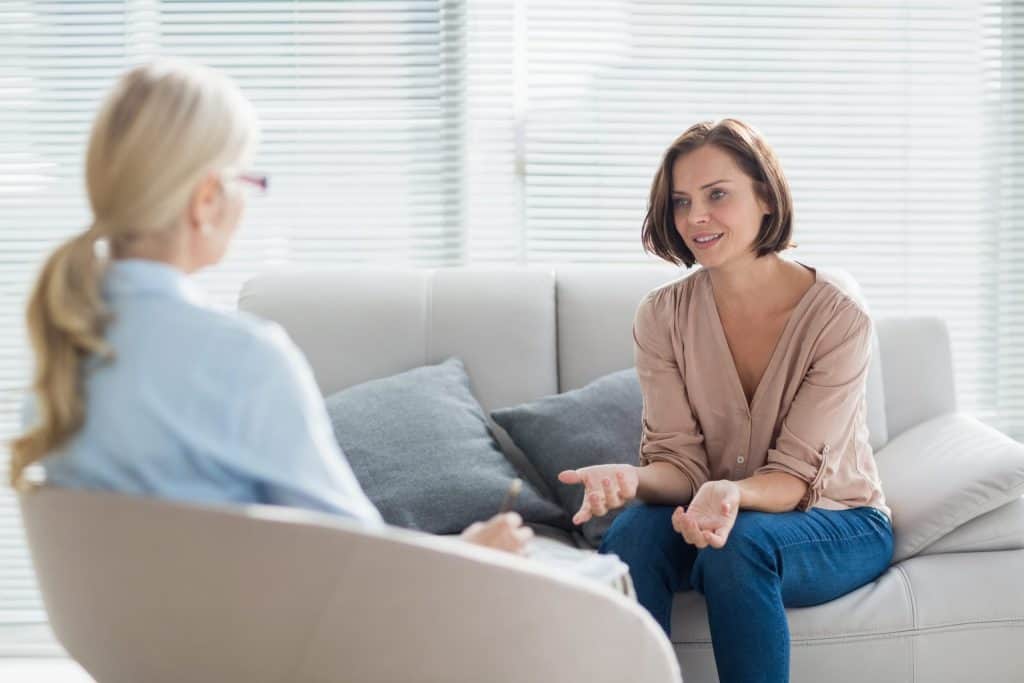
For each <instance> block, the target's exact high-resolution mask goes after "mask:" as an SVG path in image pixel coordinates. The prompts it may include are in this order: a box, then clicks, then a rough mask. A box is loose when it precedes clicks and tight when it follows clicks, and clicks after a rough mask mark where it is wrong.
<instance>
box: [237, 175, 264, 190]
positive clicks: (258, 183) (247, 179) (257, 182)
mask: <svg viewBox="0 0 1024 683" xmlns="http://www.w3.org/2000/svg"><path fill="white" fill-rule="evenodd" d="M238 179H239V180H241V181H242V182H243V183H246V184H248V185H251V186H252V187H254V188H256V189H257V191H258V192H259V194H266V193H267V190H268V189H269V188H270V176H268V175H267V174H266V173H257V172H255V171H249V172H247V173H239V174H238Z"/></svg>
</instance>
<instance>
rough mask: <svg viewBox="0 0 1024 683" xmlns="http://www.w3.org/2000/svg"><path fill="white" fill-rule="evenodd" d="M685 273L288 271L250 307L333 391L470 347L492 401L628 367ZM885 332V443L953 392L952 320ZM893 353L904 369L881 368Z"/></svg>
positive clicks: (269, 277)
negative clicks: (648, 314)
mask: <svg viewBox="0 0 1024 683" xmlns="http://www.w3.org/2000/svg"><path fill="white" fill-rule="evenodd" d="M685 275H686V273H685V271H681V270H679V269H677V268H672V267H669V266H622V267H617V266H589V265H573V266H558V267H526V268H515V267H513V268H446V269H435V270H430V269H394V268H388V269H373V268H340V269H337V270H331V271H281V272H276V273H268V274H264V275H260V276H257V277H255V278H253V279H252V280H250V281H249V282H247V283H246V284H245V286H244V287H243V289H242V292H241V295H240V298H239V307H240V308H241V309H242V310H245V311H249V312H251V313H254V314H256V315H259V316H261V317H264V318H268V319H270V320H274V321H277V322H278V323H280V324H281V325H282V326H283V327H284V328H285V330H287V332H288V333H289V334H290V335H291V337H292V339H293V340H294V341H295V342H296V344H298V346H299V347H300V348H301V349H302V350H303V352H304V353H305V354H306V356H307V357H308V359H309V361H310V364H311V365H312V367H313V371H314V373H315V375H316V377H317V381H318V382H319V384H320V388H321V390H322V391H323V392H324V394H325V395H329V394H331V393H333V392H335V391H338V390H339V389H342V388H345V387H347V386H351V385H353V384H358V383H360V382H364V381H366V380H369V379H374V378H378V377H386V376H388V375H391V374H395V373H398V372H402V371H405V370H409V369H412V368H414V367H418V366H420V365H425V364H432V363H437V362H440V361H442V360H444V359H445V358H447V357H449V356H459V357H461V358H462V359H463V361H464V362H465V364H466V369H467V371H468V373H469V376H470V379H471V382H472V389H473V392H474V394H475V395H476V397H477V398H478V399H479V401H480V403H481V404H482V405H483V406H484V408H485V409H487V410H492V409H495V408H501V407H507V406H512V405H516V404H518V403H522V402H526V401H531V400H534V399H537V398H540V397H542V396H546V395H550V394H554V393H557V392H560V391H567V390H570V389H575V388H578V387H580V386H583V385H584V384H586V383H587V382H590V381H591V380H594V379H596V378H598V377H600V376H602V375H604V374H607V373H609V372H613V371H615V370H621V369H623V368H626V367H630V366H631V365H632V364H633V339H632V321H633V314H634V312H635V310H636V306H637V304H638V303H639V301H640V299H641V298H642V297H643V296H644V294H645V293H647V292H648V291H650V290H651V289H653V288H654V287H657V286H659V285H661V284H664V283H665V282H668V281H670V280H672V279H676V278H679V277H682V276H685ZM876 332H877V337H878V338H877V340H876V344H875V349H874V354H873V358H872V363H871V367H870V370H869V376H868V388H867V407H868V427H869V429H870V431H871V441H872V445H873V446H874V447H875V449H879V448H881V447H882V446H883V445H884V444H885V443H886V442H887V440H888V438H890V437H892V436H895V435H896V434H898V433H900V432H902V431H904V430H905V429H907V428H909V427H911V426H913V425H914V424H917V423H919V422H921V421H923V420H925V419H928V418H930V417H934V416H935V415H938V414H941V413H942V412H948V411H950V410H952V409H953V406H954V405H955V401H954V399H953V382H952V361H951V356H950V351H949V340H948V337H947V335H946V333H945V327H944V325H943V324H942V322H941V321H938V320H936V319H910V318H907V319H903V318H900V319H894V320H876ZM887 347H888V348H887ZM890 351H891V352H890ZM890 364H891V365H892V366H893V373H892V381H888V378H883V368H885V367H887V366H889V365H890ZM500 436H501V434H500V431H499V437H500ZM502 446H503V447H505V448H506V450H508V447H509V443H508V441H507V439H502ZM514 459H515V460H517V459H516V458H515V457H514ZM517 464H518V463H517Z"/></svg>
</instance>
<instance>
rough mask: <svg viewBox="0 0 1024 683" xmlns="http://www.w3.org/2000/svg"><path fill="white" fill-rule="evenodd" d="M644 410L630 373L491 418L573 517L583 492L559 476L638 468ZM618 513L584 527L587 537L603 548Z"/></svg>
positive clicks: (588, 523)
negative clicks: (594, 468) (599, 468)
mask: <svg viewBox="0 0 1024 683" xmlns="http://www.w3.org/2000/svg"><path fill="white" fill-rule="evenodd" d="M642 410H643V397H642V396H641V393H640V382H639V380H638V379H637V376H636V370H635V369H633V368H630V369H628V370H621V371H619V372H614V373H612V374H610V375H606V376H604V377H601V378H600V379H597V380H595V381H593V382H591V383H590V384H588V385H586V386H585V387H583V388H581V389H575V390H573V391H567V392H564V393H561V394H556V395H553V396H546V397H544V398H542V399H539V400H537V401H533V402H531V403H526V404H523V405H519V406H515V407H512V408H503V409H501V410H495V411H493V412H492V413H491V417H492V418H493V419H494V421H495V422H497V423H498V424H499V425H500V426H501V427H502V428H503V429H505V431H507V432H508V434H509V435H510V436H511V437H512V440H513V441H515V442H516V444H517V445H518V446H519V447H520V448H521V449H522V450H523V452H524V453H525V454H526V457H527V458H529V460H530V462H531V463H533V466H534V467H535V468H536V469H537V471H538V472H540V475H541V477H542V478H543V479H544V482H545V483H546V484H547V485H548V486H549V487H550V488H551V490H552V491H554V492H555V495H556V497H557V499H558V502H559V504H560V505H561V506H562V509H563V510H564V511H565V512H566V514H568V515H570V516H572V515H573V514H575V513H576V511H577V510H579V508H580V505H581V504H582V502H583V487H582V486H580V485H568V484H563V483H561V482H560V481H558V473H559V472H561V471H562V470H573V469H579V468H581V467H587V466H590V465H604V464H608V463H624V464H636V462H637V456H638V454H639V452H640V431H641V412H642ZM619 512H621V510H615V511H612V512H610V513H608V514H607V515H604V516H603V517H597V518H595V519H592V520H590V521H589V522H586V523H584V524H583V526H582V532H583V536H584V538H586V540H587V541H588V542H589V543H591V544H592V545H594V546H597V545H599V544H600V542H601V537H602V536H603V535H604V532H605V531H606V530H607V529H608V527H609V526H610V525H611V523H612V521H613V520H614V519H615V517H616V515H617V514H618V513H619Z"/></svg>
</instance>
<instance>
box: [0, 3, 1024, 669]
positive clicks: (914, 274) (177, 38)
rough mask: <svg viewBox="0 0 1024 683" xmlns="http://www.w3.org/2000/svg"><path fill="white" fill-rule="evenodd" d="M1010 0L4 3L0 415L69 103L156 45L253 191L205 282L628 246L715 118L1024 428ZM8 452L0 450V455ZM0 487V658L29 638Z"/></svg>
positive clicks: (531, 257) (76, 145) (1017, 70)
mask: <svg viewBox="0 0 1024 683" xmlns="http://www.w3.org/2000/svg"><path fill="white" fill-rule="evenodd" d="M1018 4H1019V3H1013V2H1011V1H1010V0H1002V1H999V0H947V1H940V0H904V1H898V2H897V1H891V0H874V1H870V0H849V1H845V2H841V1H839V0H785V1H783V2H777V1H772V2H769V1H767V0H748V1H740V0H732V1H725V2H707V1H704V2H675V1H671V2H670V1H667V0H665V1H655V0H635V1H627V0H594V1H590V2H583V1H582V0H544V1H543V2H541V1H539V0H535V1H533V2H530V1H529V0H470V1H468V2H462V1H459V2H455V1H447V2H446V1H443V0H437V1H433V2H428V1H426V0H422V1H421V0H405V1H386V0H371V1H363V2H345V3H338V2H313V1H306V2H298V1H295V2H290V1H286V0H279V1H270V0H267V1H264V2H219V1H218V2H175V1H171V0H125V1H122V2H93V1H90V0H82V1H80V2H79V1H76V2H72V1H65V2H55V1H40V2H29V1H13V2H7V3H5V4H3V5H0V37H2V42H0V102H2V103H3V104H0V140H2V145H0V260H2V263H3V267H2V269H0V285H2V286H0V433H2V434H3V435H4V436H5V441H6V437H7V436H8V435H11V434H13V433H14V431H15V429H16V426H17V414H18V402H19V400H20V390H21V388H22V387H23V386H24V385H25V383H26V382H27V380H28V363H29V358H28V352H27V349H26V347H25V339H24V329H23V325H22V312H23V306H24V299H25V295H26V293H27V291H28V287H29V285H30V284H31V281H32V278H33V277H34V275H35V273H36V271H37V269H38V267H39V265H40V263H41V260H42V257H43V255H44V254H45V253H46V252H47V251H49V249H51V248H52V247H53V246H54V245H55V244H56V243H57V242H58V241H59V240H62V239H64V238H66V237H67V236H68V235H70V234H71V233H72V232H74V231H76V230H80V229H82V228H84V227H85V225H86V223H87V221H88V208H87V205H86V201H85V197H84V190H83V181H82V175H81V169H82V163H83V154H84V147H85V143H86V139H87V135H88V125H89V123H90V121H91V119H92V116H93V115H94V113H95V110H96V107H97V106H98V104H99V101H100V98H101V97H102V95H103V94H104V93H105V92H106V91H107V89H108V88H109V87H110V85H111V83H112V82H113V81H114V79H115V78H116V76H117V75H118V74H119V73H120V72H122V71H123V70H124V69H125V68H127V67H129V66H131V65H134V64H137V63H140V62H142V61H145V60H147V59H149V58H150V57H152V56H154V55H159V54H174V55H182V56H186V57H192V58H194V59H196V60H198V61H201V62H205V63H207V64H210V65H212V66H214V67H217V68H220V69H223V70H225V71H226V72H228V73H229V74H231V75H232V76H233V77H234V78H235V79H236V80H237V81H238V82H239V83H240V85H241V86H242V88H243V89H244V90H245V91H246V93H247V94H248V96H249V97H250V98H251V99H252V100H253V102H254V103H255V105H256V108H257V110H258V111H259V113H260V115H261V118H262V123H263V145H262V148H261V151H260V156H259V158H258V160H257V166H258V167H259V168H260V170H265V171H267V172H269V173H270V174H271V191H270V195H269V196H267V197H265V198H260V199H256V200H253V201H252V202H250V205H249V207H248V209H247V214H246V217H245V219H244V222H243V226H242V229H241V231H240V233H239V236H238V239H237V241H236V243H235V244H234V246H233V248H232V250H231V252H230V253H229V256H228V259H227V260H226V261H225V263H223V264H222V265H221V266H220V267H219V268H218V269H216V270H214V271H211V272H209V273H205V274H202V275H201V276H200V280H201V284H202V285H203V286H204V287H206V288H207V289H208V290H210V291H211V292H212V293H213V294H214V296H215V297H216V298H217V299H218V300H220V301H221V302H222V303H223V304H225V305H229V306H230V305H233V302H234V298H235V295H236V293H237V290H238V287H239V286H240V284H241V282H242V281H243V280H244V279H245V278H246V277H248V276H250V275H252V274H254V273H256V272H258V271H261V270H265V269H267V268H272V267H277V266H282V265H290V266H296V265H297V266H331V265H342V264H350V263H364V264H365V263H373V264H379V265H390V264H403V265H409V264H414V265H422V266H445V265H459V264H477V263H479V264H495V263H500V264H509V263H519V264H544V263H552V264H553V263H559V262H570V261H571V262H589V263H646V262H650V261H651V260H652V259H651V257H649V256H646V255H644V254H643V253H642V251H641V248H640V243H639V233H640V225H641V221H642V218H643V214H644V210H645V204H646V199H647V191H648V187H649V183H650V180H651V177H652V175H653V173H654V170H655V168H656V166H657V163H658V161H659V158H660V155H661V154H662V152H663V151H664V148H665V147H666V145H667V144H668V143H669V142H670V141H671V140H672V139H673V138H674V137H675V136H676V135H678V134H679V133H681V132H682V131H683V130H684V129H685V128H687V127H688V126H689V125H691V124H692V123H695V122H697V121H700V120H707V119H717V118H721V117H723V116H733V117H737V118H741V119H743V120H746V121H748V122H750V123H752V124H753V125H754V126H755V127H757V128H758V129H760V130H761V131H762V132H763V133H764V134H765V136H766V138H767V139H768V141H769V142H770V143H771V145H772V146H773V147H774V149H775V150H776V152H777V154H778V155H779V157H780V159H781V162H782V165H783V168H784V170H785V173H786V175H787V177H788V179H789V181H790V185H791V188H792V191H793V195H794V202H795V209H796V211H795V234H794V237H795V240H796V241H797V242H798V243H799V244H800V246H799V247H798V248H797V249H796V250H795V251H794V252H793V253H792V256H793V257H794V258H797V259H800V260H803V261H805V262H807V263H810V264H813V265H817V266H820V267H824V268H830V267H838V268H844V269H846V270H848V271H849V272H851V273H852V274H853V276H854V277H855V278H856V279H857V280H858V281H859V282H860V283H861V286H862V287H863V289H864V292H865V294H866V296H867V298H868V301H869V304H870V306H871V308H872V311H873V313H874V314H876V315H911V314H928V315H933V314H934V315H940V316H942V317H943V318H944V319H945V320H946V321H947V322H948V324H949V327H950V331H951V335H952V340H953V345H954V353H955V362H956V365H957V377H956V379H957V385H958V393H959V399H960V403H961V407H962V408H963V409H965V410H968V411H971V412H974V413H975V414H977V415H979V416H980V417H982V418H983V419H986V420H988V421H990V422H991V423H992V424H994V425H996V426H997V427H999V428H1001V429H1003V430H1005V431H1007V432H1008V433H1010V434H1011V435H1014V436H1016V437H1017V438H1020V437H1021V436H1022V435H1024V341H1022V340H1024V334H1021V333H1022V332H1024V310H1022V306H1024V304H1022V303H1021V302H1024V276H1022V275H1021V274H1020V267H1019V264H1020V262H1021V259H1022V258H1024V235H1022V234H1021V229H1020V227H1019V222H1018V219H1019V216H1018V214H1019V212H1020V210H1021V206H1022V195H1021V190H1020V188H1021V173H1022V160H1021V156H1020V143H1019V135H1018V134H1017V133H1016V131H1015V130H1014V127H1015V126H1016V127H1017V128H1019V127H1020V124H1021V114H1020V111H1019V99H1020V95H1019V93H1020V78H1021V76H1020V74H1021V67H1022V66H1024V63H1022V57H1021V50H1020V47H1019V46H1020V45H1021V44H1022V42H1021V39H1022V35H1021V32H1022V28H1021V27H1022V26H1024V20H1022V18H1021V16H1020V12H1021V10H1020V9H1019V8H1018V7H1015V5H1018ZM0 456H2V457H3V460H4V462H5V464H6V460H7V454H6V451H3V452H2V453H0ZM43 623H44V614H43V612H42V607H41V604H40V602H39V599H38V596H37V595H36V593H35V589H34V582H33V578H32V573H31V569H30V566H29V563H28V559H27V556H26V554H25V550H24V547H23V539H22V537H21V532H20V523H19V521H18V519H17V514H16V510H15V506H14V504H13V500H12V496H11V495H10V494H9V493H8V492H7V491H6V489H4V490H3V492H2V493H0V655H3V654H32V653H44V652H49V651H53V644H52V642H48V641H47V638H46V636H45V627H44V625H43Z"/></svg>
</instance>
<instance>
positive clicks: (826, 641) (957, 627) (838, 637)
mask: <svg viewBox="0 0 1024 683" xmlns="http://www.w3.org/2000/svg"><path fill="white" fill-rule="evenodd" d="M1006 627H1009V628H1024V618H1017V617H1010V618H1006V619H990V620H985V621H965V622H958V623H950V624H938V625H936V626H928V627H925V628H916V629H915V628H907V629H901V630H896V631H878V632H875V633H861V634H850V633H847V634H826V635H824V636H814V637H811V638H794V639H792V641H791V645H792V646H794V647H802V646H814V645H831V644H833V643H855V642H858V641H867V640H879V639H900V638H907V637H910V638H917V637H918V636H928V635H932V634H934V633H956V632H958V631H971V630H988V629H993V628H1006ZM672 645H673V646H674V647H689V648H693V647H698V648H699V647H711V641H710V640H695V641H686V642H675V641H673V643H672Z"/></svg>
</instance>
